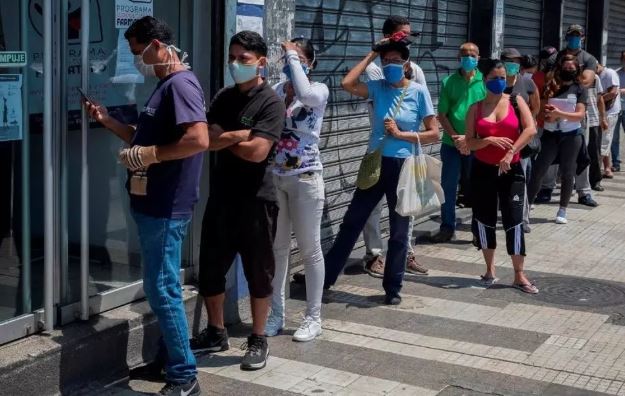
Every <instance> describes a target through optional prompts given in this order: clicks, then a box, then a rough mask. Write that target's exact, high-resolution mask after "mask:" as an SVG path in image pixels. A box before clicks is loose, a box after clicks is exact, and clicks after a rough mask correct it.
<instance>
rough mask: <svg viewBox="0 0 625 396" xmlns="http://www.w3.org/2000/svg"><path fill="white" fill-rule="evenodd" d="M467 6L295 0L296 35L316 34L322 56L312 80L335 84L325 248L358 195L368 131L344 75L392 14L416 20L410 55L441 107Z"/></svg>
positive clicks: (326, 155) (448, 1) (327, 154)
mask: <svg viewBox="0 0 625 396" xmlns="http://www.w3.org/2000/svg"><path fill="white" fill-rule="evenodd" d="M416 3H419V4H421V6H417V4H416ZM468 3H469V2H467V1H464V0H427V1H418V2H417V1H415V0H403V1H384V2H374V1H356V0H342V1H338V0H330V1H328V0H296V2H295V4H296V12H295V32H296V36H299V35H301V36H303V37H307V38H312V40H313V42H314V44H315V46H316V47H317V48H318V54H317V59H318V60H319V65H318V67H317V69H316V70H315V71H314V72H313V74H312V77H313V79H314V80H316V81H321V82H324V83H325V84H327V85H328V87H329V89H330V101H329V103H328V108H327V111H326V115H325V120H324V129H323V132H322V136H321V143H320V147H321V153H322V161H323V164H324V168H325V171H324V178H325V186H326V212H325V214H324V219H323V225H322V239H323V243H324V245H326V246H327V245H328V243H329V242H331V241H332V239H333V237H334V235H335V234H336V233H337V231H338V226H339V225H340V223H341V221H342V219H343V216H344V214H345V212H346V210H347V206H348V204H349V202H350V200H351V198H352V192H353V186H354V182H355V179H356V174H357V172H358V167H359V165H360V161H361V159H362V156H363V154H364V153H365V151H366V148H367V142H368V138H369V133H370V129H369V128H370V127H369V118H368V113H367V107H366V103H365V101H363V100H361V99H358V98H356V97H353V96H351V95H349V94H348V93H346V92H345V91H344V90H343V89H342V88H341V80H342V78H343V76H344V75H345V74H346V72H347V71H348V70H349V69H350V68H351V67H353V66H354V65H355V64H356V62H358V61H359V60H361V59H362V58H363V57H364V56H365V55H366V54H367V53H368V52H369V51H370V50H371V44H372V43H373V42H374V41H375V40H377V39H379V38H380V37H381V33H382V24H383V23H384V20H385V19H386V17H387V16H389V15H393V14H397V15H405V16H408V17H409V18H410V21H411V27H412V29H413V31H421V32H423V34H422V36H421V37H420V38H419V39H418V40H417V41H418V42H417V43H416V44H415V45H414V46H413V50H412V56H413V59H416V60H417V61H418V63H420V65H421V67H422V68H423V69H424V72H425V75H426V79H427V81H428V87H429V89H430V93H431V94H432V97H433V100H434V103H435V104H436V103H437V98H438V91H439V86H440V81H441V80H442V79H443V78H444V77H445V76H446V75H448V74H449V73H450V71H452V70H454V69H455V68H456V67H457V54H458V47H459V46H460V45H461V44H462V43H463V42H464V41H466V39H467V26H468V13H469V7H468ZM424 4H425V5H424ZM434 149H435V150H436V148H434ZM383 217H386V212H384V213H383ZM383 227H385V224H383Z"/></svg>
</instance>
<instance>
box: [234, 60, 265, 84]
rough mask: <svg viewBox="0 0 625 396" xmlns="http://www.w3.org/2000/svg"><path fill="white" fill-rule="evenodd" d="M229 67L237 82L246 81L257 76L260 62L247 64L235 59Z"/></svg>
mask: <svg viewBox="0 0 625 396" xmlns="http://www.w3.org/2000/svg"><path fill="white" fill-rule="evenodd" d="M228 69H229V70H230V75H231V76H232V79H233V80H234V82H235V83H237V84H243V83H246V82H248V81H250V80H252V79H253V78H255V77H257V76H258V73H259V70H258V62H256V63H252V64H251V65H245V64H243V63H239V62H238V61H235V62H232V63H230V64H229V65H228Z"/></svg>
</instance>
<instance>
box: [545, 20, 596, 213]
mask: <svg viewBox="0 0 625 396" xmlns="http://www.w3.org/2000/svg"><path fill="white" fill-rule="evenodd" d="M585 39H586V36H585V33H584V28H583V27H581V26H580V25H570V26H569V27H568V29H567V30H566V35H565V40H566V48H565V49H563V50H562V51H560V52H558V56H557V57H556V62H558V63H560V62H561V60H562V58H563V57H564V56H566V55H571V56H574V57H575V58H576V59H577V63H578V65H579V66H580V68H581V75H580V77H579V79H578V82H579V84H580V85H581V86H582V87H584V88H588V89H589V92H588V93H587V95H586V96H587V98H588V103H586V111H587V114H586V122H585V125H586V127H585V129H584V140H585V142H586V146H590V145H591V144H593V145H595V146H590V147H589V148H588V151H589V154H590V156H591V166H592V171H593V172H592V174H591V167H586V169H584V171H583V172H582V173H581V174H579V175H577V176H576V177H575V187H576V188H577V201H578V202H579V203H580V204H582V205H585V206H590V207H596V206H597V205H598V204H597V201H595V200H594V199H593V197H592V190H593V188H592V187H593V186H595V185H596V184H598V183H599V182H600V181H601V179H600V178H599V180H597V172H596V170H597V166H598V165H599V163H598V158H597V157H598V154H597V156H595V155H594V153H598V150H595V148H596V142H597V140H598V138H600V137H601V135H600V133H601V130H600V128H599V127H600V125H601V123H602V121H601V119H600V111H601V109H600V107H599V106H600V105H601V104H600V103H599V99H597V89H598V88H600V87H599V86H597V78H596V77H597V75H596V71H597V64H598V62H597V59H596V58H595V57H594V56H592V55H591V54H589V53H588V52H586V51H585V50H583V49H582V47H583V44H584V40H585ZM599 84H600V82H599ZM599 91H602V90H599ZM591 126H592V129H591V128H590V127H591ZM591 134H592V136H591ZM593 138H594V139H593ZM593 158H595V160H593ZM593 163H594V165H593ZM598 174H599V176H601V173H600V172H599V173H598ZM598 190H599V191H600V190H601V189H600V188H599V189H598Z"/></svg>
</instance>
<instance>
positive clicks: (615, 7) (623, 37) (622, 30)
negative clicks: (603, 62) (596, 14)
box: [608, 0, 625, 68]
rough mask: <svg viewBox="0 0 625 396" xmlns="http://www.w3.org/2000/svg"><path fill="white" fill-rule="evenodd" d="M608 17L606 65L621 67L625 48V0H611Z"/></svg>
mask: <svg viewBox="0 0 625 396" xmlns="http://www.w3.org/2000/svg"><path fill="white" fill-rule="evenodd" d="M609 11H610V13H609V18H608V66H610V67H613V68H617V67H621V59H620V58H621V52H622V51H623V50H625V0H611V1H610V9H609Z"/></svg>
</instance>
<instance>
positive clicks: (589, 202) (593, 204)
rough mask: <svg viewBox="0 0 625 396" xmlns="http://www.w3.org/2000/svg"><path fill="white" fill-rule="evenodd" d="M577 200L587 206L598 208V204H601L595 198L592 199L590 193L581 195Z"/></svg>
mask: <svg viewBox="0 0 625 396" xmlns="http://www.w3.org/2000/svg"><path fill="white" fill-rule="evenodd" d="M577 202H578V203H579V204H581V205H585V206H590V207H591V208H596V207H597V206H599V204H598V203H597V201H595V200H594V199H592V197H591V196H590V194H588V195H584V196H583V197H579V199H578V200H577Z"/></svg>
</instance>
